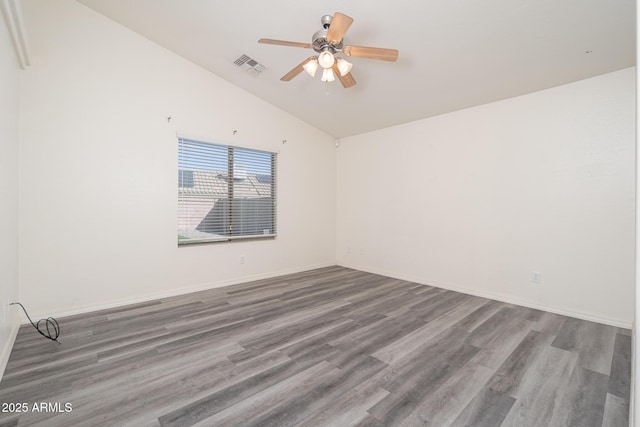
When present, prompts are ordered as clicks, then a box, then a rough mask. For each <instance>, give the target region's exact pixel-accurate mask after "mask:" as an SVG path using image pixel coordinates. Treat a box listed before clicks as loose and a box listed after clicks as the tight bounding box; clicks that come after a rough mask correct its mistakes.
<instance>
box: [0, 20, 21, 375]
mask: <svg viewBox="0 0 640 427" xmlns="http://www.w3.org/2000/svg"><path fill="white" fill-rule="evenodd" d="M18 78H19V75H18V62H17V60H16V54H15V52H14V50H13V47H12V45H11V41H10V38H9V33H8V31H7V27H6V25H5V22H4V20H3V19H2V15H0V236H2V238H1V239H0V352H1V353H0V378H1V377H2V372H3V371H4V368H5V366H6V362H7V360H8V359H9V353H10V352H11V346H12V345H13V340H14V339H15V334H16V332H17V327H18V326H19V323H20V322H19V317H18V307H17V306H11V307H9V303H10V302H14V301H16V300H17V298H18V107H19V97H18V87H19V84H18Z"/></svg>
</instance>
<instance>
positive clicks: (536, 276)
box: [531, 271, 542, 283]
mask: <svg viewBox="0 0 640 427" xmlns="http://www.w3.org/2000/svg"><path fill="white" fill-rule="evenodd" d="M531 282H533V283H542V273H540V272H539V271H533V272H531Z"/></svg>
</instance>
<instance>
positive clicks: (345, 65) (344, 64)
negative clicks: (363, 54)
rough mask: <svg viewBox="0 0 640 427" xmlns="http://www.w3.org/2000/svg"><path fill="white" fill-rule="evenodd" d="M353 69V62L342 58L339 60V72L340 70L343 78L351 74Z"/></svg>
mask: <svg viewBox="0 0 640 427" xmlns="http://www.w3.org/2000/svg"><path fill="white" fill-rule="evenodd" d="M352 68H353V64H352V63H351V62H348V61H347V60H345V59H342V58H338V70H340V75H341V76H343V77H344V76H346V75H347V74H349V72H350V71H351V69H352Z"/></svg>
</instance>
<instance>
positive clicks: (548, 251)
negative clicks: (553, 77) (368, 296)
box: [337, 69, 635, 327]
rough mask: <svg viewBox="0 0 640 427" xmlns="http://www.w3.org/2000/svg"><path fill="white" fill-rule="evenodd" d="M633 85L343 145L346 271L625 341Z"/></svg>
mask: <svg viewBox="0 0 640 427" xmlns="http://www.w3.org/2000/svg"><path fill="white" fill-rule="evenodd" d="M634 73H635V69H625V70H621V71H618V72H614V73H610V74H607V75H603V76H599V77H596V78H592V79H588V80H583V81H579V82H575V83H572V84H568V85H565V86H561V87H556V88H553V89H549V90H545V91H541V92H537V93H532V94H529V95H525V96H521V97H517V98H512V99H508V100H505V101H501V102H496V103H492V104H488V105H483V106H479V107H475V108H470V109H466V110H462V111H458V112H454V113H450V114H445V115H442V116H438V117H433V118H430V119H425V120H420V121H416V122H412V123H408V124H405V125H401V126H396V127H392V128H388V129H384V130H380V131H376V132H372V133H368V134H363V135H358V136H354V137H350V138H346V139H343V140H342V141H341V146H340V148H339V150H338V184H339V185H338V196H337V197H338V201H337V206H338V210H337V212H338V215H337V236H338V239H337V258H338V263H339V264H341V265H345V266H350V267H354V268H358V269H362V270H366V271H372V272H378V273H382V274H387V275H390V276H396V277H400V278H406V279H410V280H414V281H418V282H423V283H429V284H433V285H436V286H441V287H444V288H450V289H456V290H461V291H463V292H468V293H471V294H478V295H485V296H488V297H492V298H495V299H501V300H506V301H511V302H516V303H521V304H524V305H529V306H533V307H540V308H544V309H547V310H550V311H556V312H562V313H566V314H570V315H574V316H577V317H582V318H587V319H593V320H597V321H601V322H605V323H611V324H616V325H621V326H626V327H629V326H630V325H631V322H632V320H633V315H634V302H633V301H634V187H635V178H634V170H635V169H634V160H635V156H634V142H635V141H634V138H635V128H634V123H635V122H634V121H635V105H634V102H635V78H634ZM425 96H428V94H425ZM533 271H538V272H540V273H541V274H542V283H540V284H533V283H531V273H532V272H533Z"/></svg>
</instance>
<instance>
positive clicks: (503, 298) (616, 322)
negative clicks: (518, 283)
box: [338, 263, 632, 329]
mask: <svg viewBox="0 0 640 427" xmlns="http://www.w3.org/2000/svg"><path fill="white" fill-rule="evenodd" d="M338 265H340V266H342V267H347V268H353V269H355V270H360V271H366V272H367V273H373V274H379V275H381V276H387V277H393V278H394V279H400V280H407V281H409V282H414V283H421V284H428V285H430V286H435V287H437V288H442V289H447V290H450V291H456V292H460V293H463V294H467V295H473V296H477V297H482V298H488V299H492V300H496V301H500V302H505V303H507V304H515V305H521V306H523V307H528V308H534V309H536V310H543V311H548V312H550V313H555V314H560V315H563V316H568V317H575V318H576V319H582V320H588V321H590V322H596V323H601V324H603V325H609V326H615V327H618V328H625V329H631V326H632V325H631V322H625V321H622V320H620V319H611V318H608V317H602V316H597V315H594V314H591V313H584V312H580V311H574V310H570V309H566V308H559V307H553V306H547V305H543V304H538V303H535V302H531V301H527V300H524V299H520V298H517V297H513V296H510V295H502V294H497V293H492V292H481V291H480V292H479V291H476V290H475V289H469V288H466V287H463V286H458V285H455V284H450V283H435V282H431V281H429V282H428V283H427V282H425V281H424V278H418V277H412V276H411V275H406V274H401V273H395V272H390V271H385V270H380V269H377V268H370V267H363V266H358V265H354V264H347V263H338Z"/></svg>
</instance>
